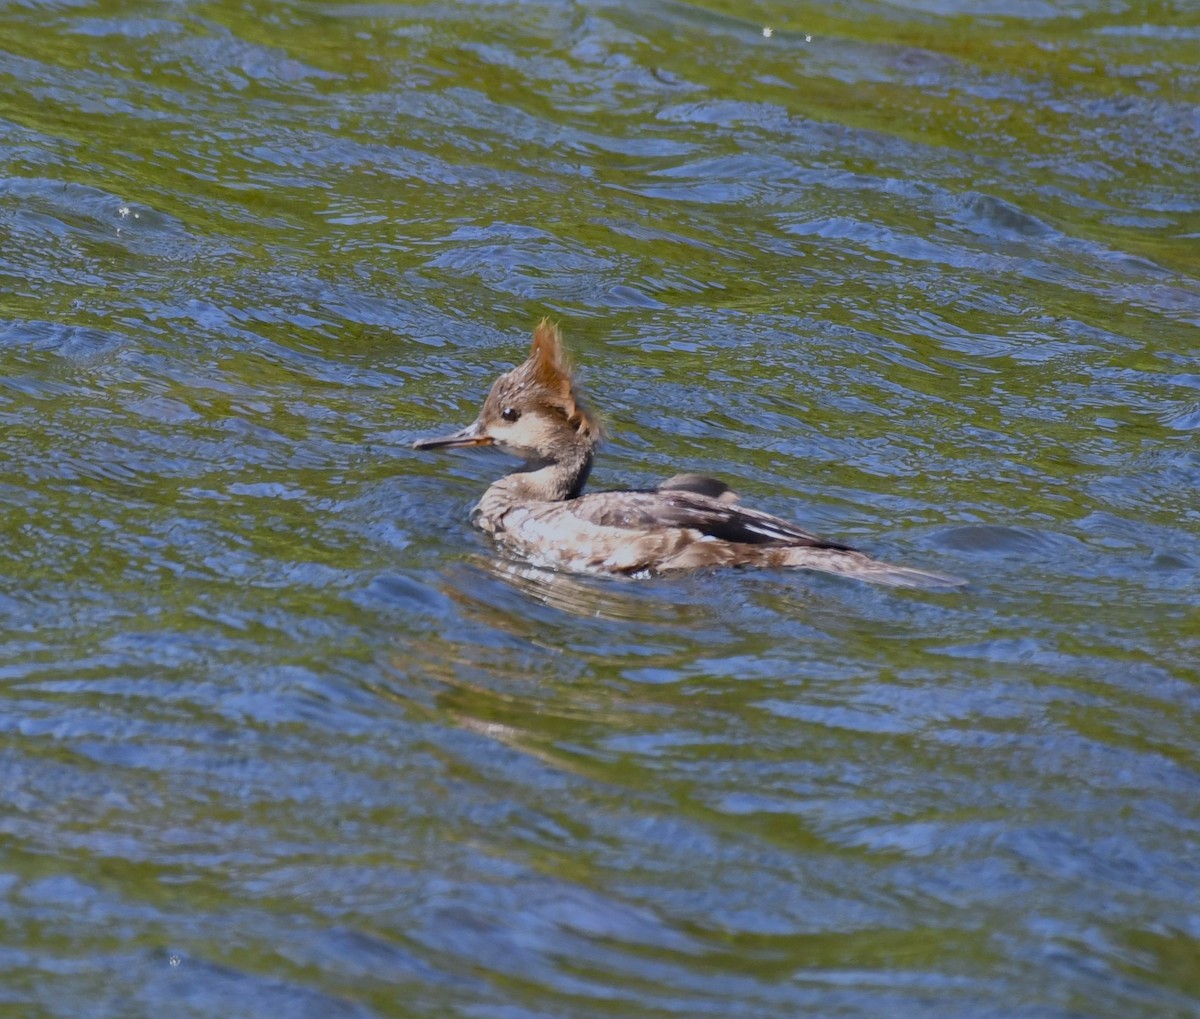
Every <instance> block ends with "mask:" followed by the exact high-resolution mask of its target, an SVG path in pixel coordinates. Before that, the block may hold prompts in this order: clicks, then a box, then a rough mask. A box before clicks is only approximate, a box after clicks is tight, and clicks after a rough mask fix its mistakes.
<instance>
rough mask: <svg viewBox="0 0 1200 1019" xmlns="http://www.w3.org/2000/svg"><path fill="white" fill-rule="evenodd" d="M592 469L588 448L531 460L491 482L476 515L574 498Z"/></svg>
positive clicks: (490, 514) (493, 514) (487, 514)
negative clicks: (518, 468) (529, 504)
mask: <svg viewBox="0 0 1200 1019" xmlns="http://www.w3.org/2000/svg"><path fill="white" fill-rule="evenodd" d="M591 470H592V451H591V449H588V448H579V449H572V450H570V451H569V452H567V453H565V454H563V455H556V456H555V457H553V458H548V459H545V460H534V461H531V462H530V463H527V464H526V465H525V466H524V467H522V468H521V469H520V470H518V471H514V472H513V473H512V474H508V475H505V476H504V477H503V478H501V479H500V480H499V481H497V482H495V483H493V484H492V486H491V487H490V488H489V489H488V490H487V492H485V493H484V496H483V498H482V499H481V500H480V502H479V506H478V512H479V513H480V514H481V515H482V516H484V517H488V516H495V515H501V514H503V513H504V512H506V511H507V510H509V509H511V508H512V507H514V506H519V505H524V504H528V503H534V502H563V501H564V500H566V499H574V498H575V497H576V496H578V495H579V494H580V493H581V492H582V491H583V486H584V484H586V482H587V479H588V474H590V473H591Z"/></svg>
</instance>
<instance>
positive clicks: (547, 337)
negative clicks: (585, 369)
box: [502, 318, 602, 439]
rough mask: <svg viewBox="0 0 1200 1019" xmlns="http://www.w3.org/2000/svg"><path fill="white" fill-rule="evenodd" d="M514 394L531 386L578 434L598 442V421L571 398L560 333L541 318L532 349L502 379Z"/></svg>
mask: <svg viewBox="0 0 1200 1019" xmlns="http://www.w3.org/2000/svg"><path fill="white" fill-rule="evenodd" d="M502 381H504V382H507V383H508V386H506V387H505V389H509V387H511V390H510V391H511V392H512V393H513V394H514V395H515V394H516V393H518V392H520V391H521V390H523V389H525V388H527V387H529V386H533V387H535V388H536V389H537V390H538V391H539V393H538V395H539V396H540V397H543V398H544V399H545V402H547V403H548V404H549V405H550V406H552V407H554V408H556V409H558V410H560V411H561V412H562V413H563V415H564V416H565V417H566V419H567V423H568V424H569V425H570V426H571V427H572V428H574V429H575V431H576V432H578V433H579V434H580V435H583V436H587V437H589V438H594V439H598V438H599V437H600V434H601V431H602V430H601V427H600V422H599V420H598V419H597V418H596V416H595V415H594V414H592V413H590V412H589V411H588V410H586V409H585V408H584V407H583V406H582V404H580V403H579V401H578V400H577V399H576V398H575V389H574V384H573V383H572V380H571V362H570V359H569V358H568V357H567V352H566V350H565V349H564V347H563V340H562V330H561V329H559V328H558V326H557V325H556V324H555V323H553V322H551V321H550V320H549V319H548V318H544V319H542V320H541V322H539V323H538V325H537V328H536V329H535V330H534V331H533V346H532V347H530V349H529V357H528V358H527V359H526V361H525V363H524V364H522V365H520V366H519V367H517V368H514V369H513V370H512V371H511V372H509V373H508V375H507V376H505V378H504V379H503V380H502Z"/></svg>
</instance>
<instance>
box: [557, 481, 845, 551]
mask: <svg viewBox="0 0 1200 1019" xmlns="http://www.w3.org/2000/svg"><path fill="white" fill-rule="evenodd" d="M714 484H718V485H719V484H721V483H720V482H715V483H714ZM725 490H727V489H725ZM570 506H571V511H572V513H574V514H575V515H576V516H578V517H579V518H580V519H581V520H586V521H587V522H588V523H592V524H596V525H598V526H601V527H620V528H630V529H632V530H650V531H654V530H661V529H662V528H686V529H689V530H694V531H699V532H700V533H701V534H703V535H705V536H706V537H710V538H715V539H717V540H718V541H730V542H736V543H738V544H744V545H779V546H784V545H792V546H804V547H806V548H829V549H837V550H839V551H847V552H850V551H854V549H852V548H851V547H850V546H849V545H841V544H838V543H837V542H832V541H826V540H825V539H823V538H819V537H817V535H815V534H810V533H809V532H808V531H805V530H802V529H801V528H799V527H797V526H796V525H795V524H793V523H790V522H789V521H787V520H783V519H781V518H780V517H773V516H771V515H770V514H769V513H761V512H759V511H758V510H751V509H743V508H741V507H739V506H735V505H731V504H730V503H728V502H726V501H722V500H720V499H717V498H713V497H712V496H709V495H706V494H701V493H699V492H696V491H693V490H691V489H690V487H689V488H682V487H681V488H667V489H661V488H660V489H659V490H657V491H654V492H601V493H596V494H594V495H585V496H582V497H581V498H579V499H575V500H573V501H572V502H571V503H570Z"/></svg>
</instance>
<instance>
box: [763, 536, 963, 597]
mask: <svg viewBox="0 0 1200 1019" xmlns="http://www.w3.org/2000/svg"><path fill="white" fill-rule="evenodd" d="M777 557H778V558H777V560H776V562H775V564H774V565H778V566H787V567H789V568H791V569H797V570H819V571H820V572H821V573H836V574H838V575H840V576H843V577H854V578H855V579H857V580H866V581H868V582H870V583H872V584H883V585H885V586H887V587H911V588H919V589H922V590H933V589H937V588H950V587H962V586H963V585H964V584H966V583H967V582H966V581H965V580H963V579H962V578H960V577H952V576H950V575H948V574H945V573H934V572H933V571H932V570H918V569H915V568H914V567H912V566H893V565H892V564H891V563H885V562H880V561H879V560H878V559H872V558H871V557H870V556H868V555H864V554H863V553H862V552H855V551H853V550H850V549H831V548H809V547H804V546H799V547H797V546H793V547H791V548H783V549H779V550H777Z"/></svg>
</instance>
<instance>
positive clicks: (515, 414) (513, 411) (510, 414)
mask: <svg viewBox="0 0 1200 1019" xmlns="http://www.w3.org/2000/svg"><path fill="white" fill-rule="evenodd" d="M500 416H501V417H502V418H504V420H505V421H508V422H510V423H511V422H513V421H516V420H517V418H519V417H520V416H521V412H520V411H519V410H517V408H516V407H505V408H504V410H502V411H501V412H500Z"/></svg>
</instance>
